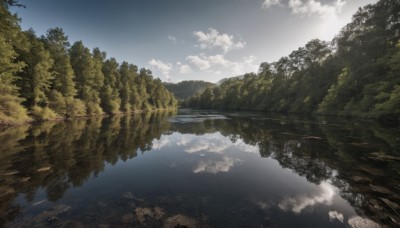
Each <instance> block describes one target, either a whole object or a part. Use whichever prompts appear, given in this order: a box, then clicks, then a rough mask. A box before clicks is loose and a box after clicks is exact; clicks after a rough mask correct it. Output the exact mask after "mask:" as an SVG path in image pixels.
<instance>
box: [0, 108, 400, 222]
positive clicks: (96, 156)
mask: <svg viewBox="0 0 400 228" xmlns="http://www.w3.org/2000/svg"><path fill="white" fill-rule="evenodd" d="M216 132H218V133H219V134H221V135H222V136H224V137H226V138H228V139H229V140H230V141H231V142H233V143H234V142H236V141H238V140H241V141H243V142H244V143H245V144H246V145H249V146H254V147H257V148H258V151H259V154H260V155H261V156H262V157H266V158H272V159H274V160H276V161H277V162H278V163H279V165H280V166H281V167H282V168H287V169H290V170H292V171H293V172H295V173H296V174H297V175H300V176H303V177H305V178H306V179H307V181H308V182H310V183H314V184H316V185H321V184H323V183H325V182H327V181H329V183H331V184H332V185H334V186H335V187H337V188H338V189H339V194H340V196H341V197H342V198H343V199H345V200H346V201H347V202H348V204H350V205H351V207H352V208H354V210H355V212H356V213H357V214H358V215H359V216H361V217H365V218H368V219H370V220H373V221H374V222H375V223H374V224H380V225H383V226H397V225H399V224H400V215H399V213H400V206H399V204H400V130H399V128H398V126H397V127H396V126H382V125H381V124H379V123H377V122H373V121H369V122H359V121H351V122H350V121H345V120H338V119H329V118H316V119H305V118H300V117H296V116H295V117H291V116H266V115H262V114H252V113H222V114H221V113H210V112H192V111H185V112H183V113H180V114H178V115H175V114H173V113H167V112H157V113H146V114H137V115H128V116H114V117H111V118H91V119H80V120H71V121H65V122H45V123H43V124H40V125H33V126H28V125H26V126H19V127H14V128H10V129H7V130H5V131H2V132H0V143H1V145H2V146H1V147H0V192H1V194H0V226H41V225H43V224H46V225H56V226H61V225H60V220H59V217H62V216H66V217H68V215H70V216H71V217H74V216H75V217H74V218H75V219H79V218H80V217H79V215H80V214H84V215H82V216H86V217H85V218H83V217H82V220H81V221H79V222H78V223H79V224H81V225H82V224H83V225H85V224H86V225H87V224H90V223H85V222H83V221H91V222H93V220H90V219H89V220H88V219H87V217H88V215H87V213H88V212H82V211H81V212H79V213H78V214H79V215H78V214H76V213H73V212H69V211H70V209H71V208H70V207H69V206H68V205H66V204H58V206H54V205H53V206H48V204H49V202H50V203H56V202H58V201H60V200H61V199H62V198H63V197H64V195H65V194H66V193H67V192H68V191H71V190H72V189H75V188H78V187H81V186H84V185H85V183H86V182H87V181H88V180H90V179H91V178H93V177H97V176H98V175H100V174H101V173H103V172H105V173H106V172H107V167H109V166H113V165H115V164H117V163H118V162H120V161H124V162H125V161H129V160H135V159H134V158H135V157H137V156H138V154H142V153H145V152H146V151H150V150H152V149H153V142H155V141H157V140H160V138H161V137H162V136H168V135H171V134H174V133H179V134H191V135H197V136H202V135H205V134H210V133H216ZM202 156H203V155H202ZM226 161H228V162H229V161H230V160H229V159H228V160H226ZM232 161H233V160H232ZM234 162H236V161H233V163H234ZM154 165H157V164H154ZM217 165H218V164H217ZM175 175H178V174H175ZM182 188H184V186H182ZM227 191H228V190H227ZM41 194H42V195H44V200H41V201H37V198H36V197H37V195H41ZM166 195H167V194H166ZM123 198H124V199H125V200H126V199H130V200H131V201H132V204H136V206H134V207H133V208H136V209H132V210H131V213H125V214H122V215H115V216H118V222H120V224H119V223H118V222H117V223H113V224H114V225H121V224H125V225H126V224H136V225H141V226H161V225H162V224H164V226H165V227H168V225H171V224H172V225H171V227H173V226H175V225H176V224H180V225H182V224H183V225H185V224H186V225H187V226H203V225H204V224H210V221H208V220H207V216H206V215H196V216H192V217H196V218H198V217H201V218H198V220H199V221H195V220H193V218H190V217H187V216H184V215H182V214H175V215H172V214H170V215H169V216H170V217H168V218H167V219H165V217H167V215H165V214H168V212H167V211H165V209H163V208H159V207H155V206H154V205H153V204H150V203H148V204H146V203H145V202H143V199H139V198H138V197H137V196H135V195H133V194H131V193H130V192H126V193H124V195H123ZM157 199H158V200H159V201H160V202H161V201H163V202H164V201H171V200H178V201H179V200H181V201H182V200H183V201H186V203H188V204H204V202H205V201H207V199H201V200H200V202H198V201H191V200H190V199H185V198H179V197H178V198H174V199H171V197H170V198H168V197H164V198H163V197H161V198H160V197H158V198H157ZM99 201H100V200H99ZM160 204H162V203H160ZM46 205H47V206H46ZM138 205H144V206H143V207H142V206H140V207H139V206H138ZM100 206H101V205H100ZM199 206H200V205H199ZM32 208H33V209H32ZM35 210H37V211H35ZM68 213H69V214H68ZM235 213H240V211H239V212H235ZM26 214H29V215H26ZM63 214H65V215H63ZM110 216H111V215H110ZM113 216H114V215H113ZM230 216H232V215H230ZM146 219H147V221H148V220H151V219H152V220H151V221H152V222H151V223H149V222H147V223H145V222H144V221H146ZM342 220H343V219H342ZM134 222H136V223H134ZM78 223H77V224H78ZM71 224H72V225H76V224H75V223H71ZM71 224H70V225H71ZM174 224H175V225H174ZM225 224H229V223H225ZM63 225H65V224H63ZM211 225H214V226H218V225H221V224H217V223H214V224H212V223H211ZM263 225H265V224H263ZM266 225H268V223H266ZM254 226H256V224H255V225H254ZM258 227H260V226H259V225H258Z"/></svg>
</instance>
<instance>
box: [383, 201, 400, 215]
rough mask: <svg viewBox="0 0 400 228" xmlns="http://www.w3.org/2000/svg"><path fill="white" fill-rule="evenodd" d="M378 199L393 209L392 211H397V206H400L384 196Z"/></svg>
mask: <svg viewBox="0 0 400 228" xmlns="http://www.w3.org/2000/svg"><path fill="white" fill-rule="evenodd" d="M380 199H381V200H382V201H383V202H384V203H385V204H386V205H388V206H389V207H390V208H391V209H392V210H394V212H396V213H397V211H396V209H399V208H400V206H399V205H398V204H397V203H395V202H392V201H390V200H388V199H385V198H380Z"/></svg>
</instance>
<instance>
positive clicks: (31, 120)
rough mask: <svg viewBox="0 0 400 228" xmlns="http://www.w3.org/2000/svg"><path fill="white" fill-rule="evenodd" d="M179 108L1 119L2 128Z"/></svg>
mask: <svg viewBox="0 0 400 228" xmlns="http://www.w3.org/2000/svg"><path fill="white" fill-rule="evenodd" d="M177 110H178V108H164V109H152V110H136V111H131V112H119V113H104V114H101V115H84V116H73V117H59V116H58V117H56V118H50V119H34V117H33V116H32V115H29V119H28V120H25V121H13V120H12V119H11V118H9V119H7V120H4V119H0V130H4V129H7V128H9V127H13V126H19V125H25V124H36V123H42V122H46V121H65V120H72V119H84V118H91V117H100V116H102V117H108V116H119V115H121V116H123V115H132V114H141V113H146V112H168V111H172V112H174V111H177Z"/></svg>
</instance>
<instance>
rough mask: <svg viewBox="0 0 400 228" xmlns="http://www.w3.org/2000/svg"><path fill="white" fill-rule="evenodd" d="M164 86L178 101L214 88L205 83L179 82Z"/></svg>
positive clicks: (210, 84)
mask: <svg viewBox="0 0 400 228" xmlns="http://www.w3.org/2000/svg"><path fill="white" fill-rule="evenodd" d="M164 86H165V87H166V88H167V89H168V90H169V91H171V92H172V93H173V94H174V95H175V97H176V98H177V99H179V100H184V99H187V98H189V97H192V96H194V95H196V94H200V93H202V92H203V91H204V90H205V89H206V88H208V87H212V86H214V84H213V83H211V82H205V81H194V80H190V81H181V82H178V83H176V84H174V83H164Z"/></svg>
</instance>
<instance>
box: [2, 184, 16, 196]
mask: <svg viewBox="0 0 400 228" xmlns="http://www.w3.org/2000/svg"><path fill="white" fill-rule="evenodd" d="M0 192H1V195H0V198H2V197H3V196H5V195H9V194H13V193H14V192H15V190H14V189H13V188H9V187H7V186H0Z"/></svg>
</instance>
